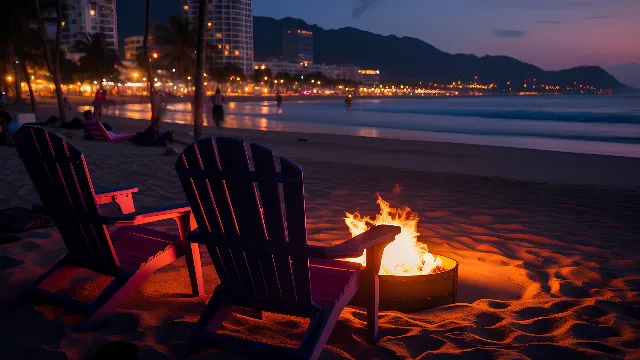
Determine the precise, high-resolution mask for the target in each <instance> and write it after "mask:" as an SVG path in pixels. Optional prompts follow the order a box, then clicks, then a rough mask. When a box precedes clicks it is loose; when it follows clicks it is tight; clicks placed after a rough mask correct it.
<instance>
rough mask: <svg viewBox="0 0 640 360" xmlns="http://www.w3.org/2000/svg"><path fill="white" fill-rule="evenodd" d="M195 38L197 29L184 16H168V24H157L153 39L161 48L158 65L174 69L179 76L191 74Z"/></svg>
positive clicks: (183, 76)
mask: <svg viewBox="0 0 640 360" xmlns="http://www.w3.org/2000/svg"><path fill="white" fill-rule="evenodd" d="M197 39H198V31H197V29H196V28H195V27H193V26H192V25H191V24H190V23H189V20H188V19H186V18H184V17H180V16H170V17H169V21H168V24H159V25H158V26H157V27H156V31H155V41H156V44H158V45H159V46H161V47H162V49H163V50H162V53H161V54H160V56H159V58H158V63H159V64H160V66H162V67H164V68H165V69H176V75H177V76H178V77H180V78H187V77H189V76H193V75H194V73H195V68H196V60H195V56H194V55H195V54H194V53H195V51H196V47H197V45H198V44H197Z"/></svg>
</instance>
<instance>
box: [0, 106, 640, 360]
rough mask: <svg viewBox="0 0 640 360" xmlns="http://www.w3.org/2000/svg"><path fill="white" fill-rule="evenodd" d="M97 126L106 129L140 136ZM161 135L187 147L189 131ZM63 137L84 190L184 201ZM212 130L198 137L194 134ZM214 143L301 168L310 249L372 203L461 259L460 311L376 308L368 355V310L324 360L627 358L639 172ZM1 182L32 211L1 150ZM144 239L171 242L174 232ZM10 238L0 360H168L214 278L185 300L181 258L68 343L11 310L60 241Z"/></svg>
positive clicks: (62, 321)
mask: <svg viewBox="0 0 640 360" xmlns="http://www.w3.org/2000/svg"><path fill="white" fill-rule="evenodd" d="M105 121H107V122H109V124H111V125H112V127H113V128H114V129H115V130H116V131H119V132H127V131H142V130H144V128H145V127H146V126H147V124H148V122H146V121H140V120H132V119H125V118H117V117H108V118H105ZM166 128H168V129H173V130H174V131H175V133H176V134H177V137H178V138H179V139H183V140H188V139H189V136H188V132H189V131H191V127H190V126H188V125H180V124H167V125H166ZM64 134H65V135H68V136H71V139H70V141H71V142H72V143H73V144H75V145H76V146H77V147H78V148H79V149H80V150H82V151H83V152H84V153H85V156H86V158H87V162H88V165H89V168H90V170H91V176H92V180H93V183H94V185H95V186H99V187H115V186H121V185H135V186H137V187H139V189H140V191H139V193H137V194H135V195H134V199H135V203H136V208H137V209H139V210H144V209H152V208H154V207H157V206H163V205H167V204H173V203H177V202H181V201H184V194H183V192H182V188H181V187H180V184H179V181H178V178H177V177H176V175H175V171H174V163H175V160H176V158H177V157H176V156H175V155H171V156H165V155H164V151H165V149H164V148H141V147H136V146H135V145H133V144H130V143H124V144H107V143H102V142H96V141H87V140H84V139H83V138H82V133H81V131H64ZM217 134H218V132H217V130H215V128H206V129H205V135H206V136H215V135H217ZM221 134H222V135H226V136H234V137H239V138H242V139H244V140H246V141H250V142H257V143H260V144H263V145H266V146H268V147H271V148H272V149H273V150H274V151H275V153H276V155H278V156H280V155H282V156H286V157H288V158H290V159H292V160H294V161H295V162H297V163H298V164H299V165H300V166H301V167H302V168H303V169H304V171H305V193H306V210H307V223H308V229H309V240H310V242H311V243H313V244H319V245H331V244H336V243H339V242H341V241H343V240H346V239H347V238H349V231H348V229H347V226H346V225H345V223H344V221H343V218H344V216H345V211H349V212H353V211H355V210H356V209H358V210H359V211H360V213H361V214H363V215H369V216H373V215H375V214H376V213H377V212H378V207H377V205H376V203H375V202H376V193H379V194H380V195H381V196H382V197H383V198H385V199H386V200H388V201H390V202H391V204H392V205H394V206H401V205H407V206H409V207H410V208H411V210H412V211H414V212H415V213H417V214H419V216H420V221H419V223H418V226H419V233H420V236H419V240H420V241H422V242H424V243H426V244H427V245H428V246H429V250H430V251H431V252H432V253H434V254H441V255H444V256H448V257H451V258H454V259H456V260H457V261H458V262H459V263H460V273H459V276H460V277H459V299H458V300H459V302H458V303H457V304H454V305H449V306H443V307H439V308H436V309H432V310H428V311H424V312H420V313H413V314H403V313H399V312H392V311H390V312H381V313H380V336H381V341H380V343H379V344H378V345H376V346H369V345H367V344H366V341H364V334H365V333H364V322H365V312H364V311H363V310H362V309H359V308H352V307H349V308H347V309H346V310H345V311H344V312H343V313H342V315H341V317H340V321H339V322H338V324H337V325H336V327H335V329H334V330H333V332H332V334H331V337H330V339H329V341H328V343H327V346H326V347H325V349H324V352H323V354H322V356H321V358H322V359H430V358H434V359H485V358H500V359H571V358H594V359H609V358H626V359H640V350H639V348H640V265H639V264H640V242H638V241H637V239H638V237H639V236H640V215H639V214H640V182H639V181H638V180H637V179H639V178H640V159H631V158H622V157H610V156H596V155H582V154H572V153H558V152H549V151H537V150H524V149H512V148H500V147H487V146H477V145H463V144H450V143H428V142H418V141H402V140H390V139H376V138H367V137H351V136H338V135H322V134H300V133H287V132H264V131H253V130H235V129H233V130H223V131H222V132H221ZM175 147H176V149H177V150H178V151H181V150H182V148H183V146H175ZM0 170H1V171H0V181H1V182H2V184H3V187H2V189H3V190H2V192H1V193H0V204H2V206H1V207H2V208H7V207H12V206H26V207H28V206H30V204H32V203H34V202H38V201H39V199H38V195H37V193H36V192H35V189H34V187H33V185H32V182H31V180H30V179H29V177H28V175H27V173H26V171H25V169H24V166H23V164H22V162H21V161H20V159H19V158H18V156H17V153H16V151H15V149H14V148H10V147H0ZM104 210H105V211H106V212H113V211H115V209H113V208H108V207H106V208H105V209H104ZM153 227H154V228H156V229H160V230H164V231H169V232H174V233H175V232H176V229H175V227H174V225H173V224H172V223H171V222H163V223H160V224H155V225H153ZM20 236H21V238H22V239H21V240H20V241H18V242H16V243H13V244H7V245H0V358H2V359H66V358H69V359H90V358H91V355H92V354H93V353H94V352H95V350H96V349H97V348H99V347H100V346H101V345H104V344H105V343H107V342H110V341H114V340H126V341H131V342H134V343H136V344H137V345H139V346H140V347H141V353H140V359H170V358H172V357H173V356H175V354H176V353H177V352H178V351H179V349H180V348H181V346H182V344H183V342H184V341H185V339H186V337H187V335H188V333H189V332H190V330H191V329H192V328H193V326H194V325H195V321H196V320H197V319H198V316H199V315H200V313H201V311H202V309H203V308H204V304H205V301H206V300H207V299H208V296H209V295H210V294H211V292H212V291H213V288H214V287H215V286H216V285H217V284H218V282H219V280H218V278H217V276H216V273H215V271H214V269H213V266H212V265H211V260H210V259H209V257H208V256H207V253H206V249H205V248H202V249H201V252H202V254H203V265H204V276H205V290H206V294H207V296H206V297H204V298H201V299H193V298H191V297H189V293H190V288H189V283H188V277H187V271H186V267H185V263H184V260H180V261H178V262H176V263H174V264H171V265H169V266H167V267H165V268H163V269H161V270H159V271H157V272H156V273H155V274H154V275H153V276H152V277H151V278H150V279H149V280H148V281H147V282H146V283H145V284H144V285H143V286H142V287H141V288H140V290H139V291H138V292H136V293H135V294H134V296H132V297H131V298H130V299H129V300H128V301H127V302H126V303H125V304H123V305H122V306H121V307H120V308H119V309H118V311H117V312H116V313H114V314H112V315H111V316H109V317H108V319H107V320H106V322H105V323H104V325H103V326H102V327H101V328H99V329H98V330H96V331H93V332H86V333H75V332H72V331H71V326H72V325H73V324H75V323H78V322H80V321H81V320H82V318H81V317H80V316H79V315H76V314H72V313H68V312H65V311H63V310H60V309H56V308H54V307H51V306H48V305H40V306H33V305H30V304H28V303H24V302H20V301H19V297H20V295H21V293H22V292H23V290H24V289H26V288H27V287H28V286H29V285H30V284H31V283H32V282H33V281H34V280H35V279H37V278H38V277H39V276H40V275H41V274H42V273H43V272H45V271H46V270H47V269H48V268H50V267H51V266H52V265H53V264H54V263H55V262H56V261H57V260H58V259H59V258H60V257H61V256H62V255H63V254H64V253H65V252H66V249H65V247H64V244H63V243H62V241H61V239H60V236H59V234H58V232H57V231H56V230H55V228H49V229H41V230H36V231H31V232H26V233H22V234H20ZM107 280H108V279H106V278H103V277H100V276H95V274H82V276H78V277H77V278H74V279H70V281H69V284H68V285H69V286H65V287H63V288H61V289H59V291H61V292H65V293H67V294H73V295H74V297H76V298H78V299H90V298H91V297H92V296H94V295H95V294H96V293H97V292H98V291H99V290H100V289H101V288H102V287H104V286H105V284H106V281H107ZM79 289H80V290H79ZM305 324H306V322H305V321H303V320H301V319H296V318H291V317H285V316H279V315H272V314H268V315H267V316H266V317H265V319H264V320H261V321H260V320H253V319H249V318H245V317H241V316H234V317H233V318H232V319H230V320H228V321H227V322H226V323H225V331H226V332H229V333H232V334H244V335H243V336H250V337H253V338H257V339H260V340H262V341H267V342H271V343H276V344H287V345H295V344H296V341H299V340H300V338H301V336H302V334H303V332H304V329H305ZM193 358H194V359H205V358H213V359H227V358H234V357H233V356H231V355H229V354H222V353H209V354H202V355H198V356H194V357H193Z"/></svg>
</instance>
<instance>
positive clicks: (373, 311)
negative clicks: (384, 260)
mask: <svg viewBox="0 0 640 360" xmlns="http://www.w3.org/2000/svg"><path fill="white" fill-rule="evenodd" d="M370 286H371V288H372V289H371V294H367V297H368V298H367V342H368V343H369V344H371V345H375V344H377V343H378V338H379V337H378V308H379V306H380V278H379V276H378V275H377V274H376V275H375V276H374V278H373V284H371V285H370Z"/></svg>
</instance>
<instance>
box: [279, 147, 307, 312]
mask: <svg viewBox="0 0 640 360" xmlns="http://www.w3.org/2000/svg"><path fill="white" fill-rule="evenodd" d="M280 168H281V170H282V174H284V175H290V176H299V177H300V181H299V182H298V183H284V184H282V192H283V195H284V205H285V213H286V218H287V234H288V236H289V243H290V244H291V245H292V246H294V245H298V246H300V249H302V248H304V247H305V246H306V245H307V220H306V214H305V205H304V185H303V181H304V180H303V178H302V169H301V168H300V167H299V166H298V165H296V164H295V163H293V162H292V161H289V160H288V159H286V158H284V157H281V158H280ZM291 268H292V270H293V280H294V282H295V287H296V298H297V299H298V302H302V303H305V302H311V286H310V283H309V257H306V256H300V255H296V256H291Z"/></svg>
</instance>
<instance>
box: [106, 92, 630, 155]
mask: <svg viewBox="0 0 640 360" xmlns="http://www.w3.org/2000/svg"><path fill="white" fill-rule="evenodd" d="M108 113H110V114H114V115H119V116H126V117H132V118H141V119H148V118H149V106H148V105H121V106H116V107H112V108H110V109H108ZM205 113H207V120H206V124H207V125H210V124H211V121H210V119H209V117H210V114H209V113H210V111H206V112H205ZM226 113H227V117H226V119H225V124H224V125H225V126H226V127H231V128H243V129H257V130H265V131H292V132H313V133H327V134H341V135H356V136H368V137H382V138H394V139H410V140H423V141H441V142H454V143H467V144H478V145H493V146H505V147H517V148H528V149H540V150H552V151H565V152H576V153H587V154H600V155H615V156H630V157H640V95H628V96H509V97H459V98H424V99H420V98H394V99H356V100H355V101H354V104H353V106H352V107H350V108H347V107H346V106H345V104H344V102H343V101H342V99H337V98H331V99H329V100H320V101H315V100H314V101H297V100H294V98H285V101H284V105H283V107H282V109H280V110H279V109H278V108H277V107H276V106H275V102H259V103H230V104H229V105H228V107H227V108H226ZM165 118H166V121H169V122H177V123H192V121H193V120H192V114H191V104H189V103H173V104H170V105H169V107H168V109H167V113H166V116H165Z"/></svg>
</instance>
